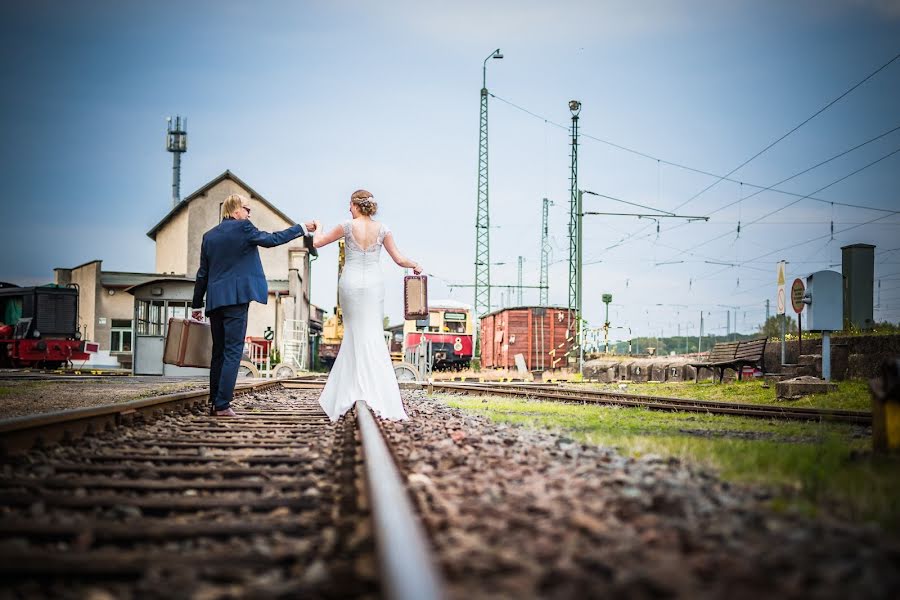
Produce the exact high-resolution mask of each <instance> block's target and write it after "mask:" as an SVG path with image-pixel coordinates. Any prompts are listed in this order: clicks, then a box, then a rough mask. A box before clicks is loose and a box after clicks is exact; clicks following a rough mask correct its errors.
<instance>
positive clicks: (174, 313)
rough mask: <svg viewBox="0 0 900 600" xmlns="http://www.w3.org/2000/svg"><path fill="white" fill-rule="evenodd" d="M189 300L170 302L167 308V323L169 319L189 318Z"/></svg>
mask: <svg viewBox="0 0 900 600" xmlns="http://www.w3.org/2000/svg"><path fill="white" fill-rule="evenodd" d="M188 304H189V303H188V302H172V301H169V302H168V307H167V309H166V325H168V323H169V319H187V318H188Z"/></svg>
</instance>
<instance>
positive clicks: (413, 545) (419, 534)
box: [356, 400, 444, 600]
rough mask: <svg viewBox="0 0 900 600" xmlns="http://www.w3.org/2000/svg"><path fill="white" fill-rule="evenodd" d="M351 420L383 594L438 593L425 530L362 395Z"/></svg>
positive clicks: (404, 599) (419, 599)
mask: <svg viewBox="0 0 900 600" xmlns="http://www.w3.org/2000/svg"><path fill="white" fill-rule="evenodd" d="M356 420H357V424H358V426H359V434H360V438H361V439H362V447H363V457H364V460H363V462H364V463H365V467H364V468H365V473H366V483H367V486H366V487H367V491H368V494H369V502H370V504H371V507H372V521H373V525H374V529H375V539H376V543H377V544H378V550H379V552H378V559H379V561H380V562H381V572H382V576H383V578H384V581H383V584H384V588H385V591H386V592H387V594H386V595H387V596H388V597H389V598H394V599H396V600H428V599H432V598H434V599H436V598H442V597H443V596H444V594H443V593H442V591H441V590H442V589H443V587H444V586H443V584H442V581H441V577H440V575H439V574H438V571H437V568H436V567H435V561H434V559H433V558H432V556H431V548H430V545H429V543H428V541H427V537H426V535H425V532H424V530H423V529H422V526H421V524H420V523H419V521H418V519H417V517H416V513H415V510H414V509H413V506H412V502H411V501H410V499H409V496H408V495H407V493H406V488H405V487H404V485H403V480H402V479H401V477H400V472H399V471H398V470H397V466H396V464H395V463H394V459H393V457H392V456H391V452H390V450H389V449H388V446H387V442H386V441H385V439H384V436H383V434H382V432H381V429H380V427H379V426H378V423H377V421H376V420H375V417H374V416H373V415H372V412H371V410H370V409H369V407H368V405H367V404H366V403H365V402H363V401H362V400H357V401H356Z"/></svg>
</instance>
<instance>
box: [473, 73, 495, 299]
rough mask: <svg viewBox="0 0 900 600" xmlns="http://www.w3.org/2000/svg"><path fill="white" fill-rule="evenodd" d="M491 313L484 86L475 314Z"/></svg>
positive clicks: (483, 96)
mask: <svg viewBox="0 0 900 600" xmlns="http://www.w3.org/2000/svg"><path fill="white" fill-rule="evenodd" d="M489 312H491V217H490V211H489V203H488V91H487V88H486V87H483V88H481V119H480V126H479V134H478V200H477V205H476V211H475V316H476V317H480V316H481V315H483V314H485V313H489Z"/></svg>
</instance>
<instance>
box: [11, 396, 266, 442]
mask: <svg viewBox="0 0 900 600" xmlns="http://www.w3.org/2000/svg"><path fill="white" fill-rule="evenodd" d="M279 383H280V380H271V381H257V382H253V383H249V384H245V385H240V386H238V387H236V388H235V390H234V395H235V396H240V395H242V394H246V393H249V392H253V391H258V390H263V389H267V388H270V387H273V386H275V385H279ZM208 404H209V390H208V389H206V390H199V391H194V392H178V393H175V394H164V395H161V396H155V397H153V398H142V399H140V400H131V401H129V402H123V403H121V404H105V405H103V406H92V407H89V408H76V409H72V410H63V411H57V412H52V413H45V414H40V415H29V416H25V417H14V418H11V419H4V420H2V421H0V452H6V453H9V452H19V451H24V450H29V449H31V448H32V447H34V446H35V445H36V444H46V443H53V442H60V441H67V440H71V439H76V438H78V437H81V436H82V435H84V434H87V433H92V432H95V431H103V430H106V429H112V428H115V427H117V426H119V425H123V424H128V423H131V422H132V421H134V419H135V417H143V416H145V415H151V416H154V415H157V414H162V413H164V412H168V411H173V410H184V409H187V408H190V407H194V406H208Z"/></svg>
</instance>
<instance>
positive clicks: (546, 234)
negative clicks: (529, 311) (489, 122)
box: [540, 198, 553, 306]
mask: <svg viewBox="0 0 900 600" xmlns="http://www.w3.org/2000/svg"><path fill="white" fill-rule="evenodd" d="M543 204H544V206H543V211H542V213H541V300H540V305H541V306H548V305H549V304H550V288H549V284H548V281H549V279H550V228H549V220H550V205H551V204H553V203H552V202H550V200H548V199H547V198H544V202H543Z"/></svg>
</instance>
